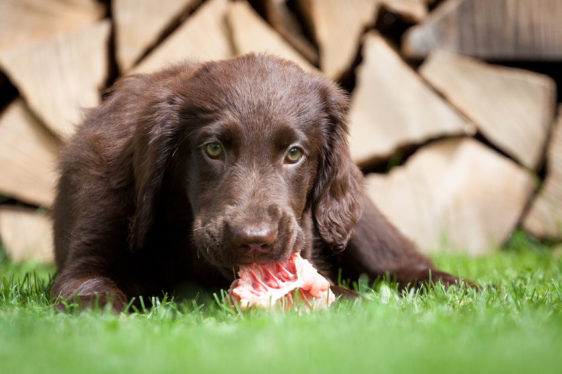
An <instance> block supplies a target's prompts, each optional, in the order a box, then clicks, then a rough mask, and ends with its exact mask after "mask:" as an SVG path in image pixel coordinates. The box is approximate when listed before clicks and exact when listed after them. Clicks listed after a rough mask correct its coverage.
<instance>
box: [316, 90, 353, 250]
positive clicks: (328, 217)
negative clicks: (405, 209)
mask: <svg viewBox="0 0 562 374" xmlns="http://www.w3.org/2000/svg"><path fill="white" fill-rule="evenodd" d="M322 86H323V87H322V88H321V90H322V93H323V97H324V111H325V114H326V118H325V121H324V122H325V123H324V125H323V137H324V139H325V140H324V144H323V145H322V150H321V154H320V158H319V165H318V174H317V176H316V183H315V186H314V189H313V191H312V212H313V217H314V222H315V225H316V228H317V229H318V232H319V233H320V236H321V237H322V239H323V240H324V241H325V242H326V243H328V244H329V245H330V246H331V247H332V248H333V249H334V250H337V251H341V250H344V249H345V247H346V246H347V242H348V241H349V238H350V237H351V234H352V232H353V229H354V227H355V224H356V223H357V221H358V220H359V218H360V217H361V214H362V212H363V211H362V202H363V175H362V173H361V171H360V170H359V168H358V167H357V166H356V165H355V164H354V163H353V161H352V160H351V156H350V154H349V145H348V142H347V135H348V130H347V123H346V115H347V111H348V108H349V101H348V99H347V96H346V95H345V94H344V93H343V92H342V90H341V89H339V88H338V87H337V86H336V85H335V84H333V83H331V82H323V85H322Z"/></svg>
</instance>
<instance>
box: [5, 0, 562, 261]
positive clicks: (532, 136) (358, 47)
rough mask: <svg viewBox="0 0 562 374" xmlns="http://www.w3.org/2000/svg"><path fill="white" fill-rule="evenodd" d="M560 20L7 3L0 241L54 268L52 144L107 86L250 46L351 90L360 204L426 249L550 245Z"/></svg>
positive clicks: (555, 204)
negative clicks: (513, 241)
mask: <svg viewBox="0 0 562 374" xmlns="http://www.w3.org/2000/svg"><path fill="white" fill-rule="evenodd" d="M560 19H562V2H560V1H559V0H496V1H488V0H437V1H430V0H353V1H344V0H134V1H133V0H110V1H96V0H18V1H3V2H1V3H0V92H2V95H0V240H1V242H2V244H3V247H4V249H5V250H6V251H7V253H8V254H9V255H10V256H11V257H12V258H13V259H16V260H27V259H37V260H40V261H46V262H49V261H52V237H51V232H50V225H51V224H50V221H49V209H50V207H51V206H52V204H53V199H54V190H55V185H56V162H57V157H58V150H59V148H60V147H61V146H62V145H63V144H64V142H65V141H66V140H67V139H68V137H69V136H71V135H72V134H73V133H74V131H75V128H76V126H77V125H79V124H80V122H81V119H82V118H83V109H84V108H88V107H92V106H95V105H97V104H99V103H100V102H101V100H102V92H103V91H104V90H105V89H107V88H108V87H109V86H110V85H111V84H112V83H113V82H115V80H116V79H118V78H119V77H120V76H124V75H128V74H136V73H150V72H154V71H157V70H159V69H161V68H163V67H166V66H168V65H170V64H173V63H177V62H180V61H183V60H185V59H196V60H213V59H225V58H230V57H235V56H238V55H241V54H245V53H249V52H259V53H271V54H275V55H278V56H281V57H283V58H286V59H289V60H292V61H294V62H296V63H297V64H299V65H300V66H301V67H303V68H304V69H306V70H308V71H311V72H315V73H318V74H324V75H326V76H327V77H329V78H330V79H333V80H335V81H337V82H339V83H341V84H342V85H343V87H344V88H345V89H346V90H348V92H349V94H350V98H351V105H350V112H349V126H350V139H349V142H350V147H351V154H352V157H353V158H354V161H355V162H357V164H358V165H359V166H360V167H361V168H362V170H363V171H364V172H365V174H366V190H367V193H368V194H369V196H370V197H371V198H372V199H373V200H374V201H375V202H376V203H377V205H378V206H379V207H380V209H381V210H382V211H383V213H384V214H385V215H386V216H387V217H388V219H389V220H390V221H391V222H393V223H394V224H395V225H396V226H397V227H398V228H399V229H400V230H401V231H402V232H403V233H404V234H405V235H406V236H407V237H409V238H410V239H411V240H413V241H414V242H415V243H416V244H417V245H418V246H419V247H420V248H421V249H422V250H423V251H424V252H432V251H443V250H450V251H461V252H466V253H470V254H481V253H485V252H487V251H490V250H494V249H497V248H499V247H500V246H501V244H502V243H504V242H505V241H506V240H507V239H508V238H509V237H510V236H511V234H512V233H513V231H514V230H515V229H517V228H520V229H523V230H525V231H526V232H527V233H528V234H529V235H532V236H534V237H537V238H539V239H554V240H562V161H561V160H562V106H559V104H558V105H557V91H556V89H557V87H556V86H557V85H559V84H561V83H562V75H561V72H562V68H561V67H560V66H562V65H560V66H558V65H556V63H560V62H562V23H561V22H560ZM16 30H17V32H16ZM514 61H516V62H517V64H516V66H517V68H515V67H512V66H513V65H514V64H513V62H514ZM556 66H557V67H556ZM553 67H554V68H553ZM557 113H558V115H557ZM556 117H557V119H556Z"/></svg>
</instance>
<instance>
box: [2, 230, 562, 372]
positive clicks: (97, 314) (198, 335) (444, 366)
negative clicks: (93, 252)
mask: <svg viewBox="0 0 562 374" xmlns="http://www.w3.org/2000/svg"><path fill="white" fill-rule="evenodd" d="M509 247H510V248H509V249H504V250H502V251H499V252H497V253H495V254H491V255H487V256H484V257H479V258H468V257H466V256H460V255H446V254H441V255H437V256H434V259H435V261H436V262H437V264H438V265H439V266H441V267H442V268H444V269H446V270H449V271H451V272H453V273H456V274H460V275H462V276H464V277H468V278H471V279H474V280H476V281H477V283H478V284H480V285H481V286H483V289H482V290H481V291H480V292H474V291H472V290H464V289H458V288H451V289H449V290H444V289H443V288H441V287H436V288H434V289H432V290H429V291H427V292H424V293H419V292H409V293H406V294H404V295H399V294H398V293H397V292H396V291H395V288H394V286H393V285H392V284H391V283H388V282H379V283H377V284H375V286H374V288H372V289H371V288H369V287H368V285H366V284H364V283H362V282H360V284H359V285H358V286H357V287H359V289H360V290H361V291H362V293H363V295H364V298H363V300H360V301H356V302H343V301H342V302H339V303H337V304H335V305H334V306H333V307H332V308H331V309H330V310H327V311H321V312H316V313H312V314H301V315H299V314H298V313H267V312H254V313H246V314H238V313H234V312H232V311H231V310H230V309H227V308H223V307H221V306H220V305H218V304H217V303H216V302H215V301H213V300H209V299H200V300H198V301H197V302H182V303H179V304H178V303H174V302H170V301H166V302H162V303H161V304H160V305H158V306H157V307H155V308H152V309H151V310H145V311H140V312H138V313H132V314H128V315H125V314H124V315H121V316H114V315H112V314H111V313H108V312H103V311H88V312H84V313H81V314H69V313H59V312H56V311H54V310H53V307H52V303H53V301H52V300H51V299H50V298H49V296H48V294H47V288H48V286H49V282H50V279H52V276H53V272H54V270H53V269H52V268H51V267H46V266H41V265H37V264H32V263H25V264H13V263H11V262H9V261H8V260H6V259H5V258H0V373H90V372H91V373H94V372H114V373H133V372H134V373H168V372H177V373H192V372H193V373H229V374H232V373H258V372H264V373H283V374H287V373H336V372H337V373H414V372H415V373H436V372H450V373H501V372H505V373H540V374H544V373H560V372H562V259H561V258H560V257H556V256H553V255H552V251H550V250H548V249H546V248H543V247H542V246H540V245H537V244H536V243H532V242H530V241H529V240H527V239H526V238H524V236H523V235H518V236H516V237H515V239H513V240H512V241H511V243H510V244H509ZM0 257H2V254H1V252H0Z"/></svg>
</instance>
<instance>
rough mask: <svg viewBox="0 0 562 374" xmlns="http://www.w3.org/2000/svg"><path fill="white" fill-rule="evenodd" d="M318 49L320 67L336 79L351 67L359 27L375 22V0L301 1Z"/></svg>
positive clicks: (357, 41)
mask: <svg viewBox="0 0 562 374" xmlns="http://www.w3.org/2000/svg"><path fill="white" fill-rule="evenodd" d="M299 6H300V7H301V9H302V10H303V13H304V14H305V15H306V17H307V19H308V21H309V23H310V27H311V28H312V30H313V32H314V38H315V39H316V43H317V44H318V48H319V50H320V69H321V70H322V71H323V72H324V74H326V75H327V76H328V77H329V78H331V79H334V80H337V79H338V78H340V77H341V75H342V74H343V73H345V72H346V71H347V70H348V69H349V67H350V66H351V64H352V62H353V60H354V59H355V56H356V54H357V50H358V45H359V41H360V39H361V34H362V33H363V30H364V29H365V28H367V27H368V26H372V25H374V23H375V19H376V12H377V10H378V8H377V1H376V0H355V1H339V0H301V1H300V2H299Z"/></svg>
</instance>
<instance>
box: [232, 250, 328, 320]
mask: <svg viewBox="0 0 562 374" xmlns="http://www.w3.org/2000/svg"><path fill="white" fill-rule="evenodd" d="M238 276H239V277H240V278H239V279H237V280H235V281H234V282H233V283H232V285H231V286H230V289H229V290H228V294H229V296H230V297H231V298H232V299H233V300H235V301H237V302H239V303H240V308H241V309H242V310H246V309H249V308H252V307H255V308H262V309H270V308H272V307H273V306H275V305H280V306H281V308H282V309H287V310H289V309H292V308H293V307H297V306H300V305H301V304H302V305H303V306H304V307H305V308H306V309H308V310H318V309H324V308H327V307H328V306H330V304H331V303H332V302H333V301H334V300H335V296H334V294H333V292H332V291H331V290H330V282H329V281H328V280H327V279H326V278H324V277H323V276H321V275H320V274H319V273H318V271H316V269H315V268H314V267H313V266H312V264H311V263H310V262H308V261H307V260H305V259H303V258H302V257H301V256H300V254H298V253H294V254H293V255H292V256H291V257H290V258H289V259H288V260H286V261H283V262H277V263H273V264H251V265H248V266H241V267H240V271H239V272H238ZM296 290H298V295H299V297H298V298H299V299H300V300H302V303H299V302H297V303H295V298H296V294H297V292H296Z"/></svg>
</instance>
